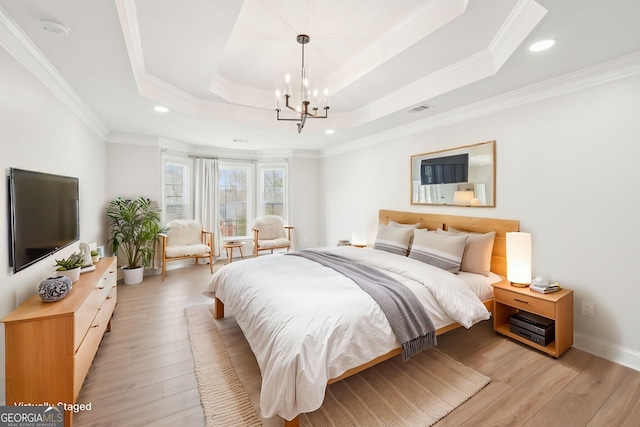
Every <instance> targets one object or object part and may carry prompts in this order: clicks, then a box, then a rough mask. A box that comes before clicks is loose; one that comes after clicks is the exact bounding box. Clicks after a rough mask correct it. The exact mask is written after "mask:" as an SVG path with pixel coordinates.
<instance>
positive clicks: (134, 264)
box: [107, 197, 164, 285]
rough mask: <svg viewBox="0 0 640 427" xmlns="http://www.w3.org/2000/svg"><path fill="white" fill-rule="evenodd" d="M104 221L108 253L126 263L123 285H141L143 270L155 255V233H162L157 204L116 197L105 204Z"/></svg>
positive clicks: (149, 201) (143, 200) (144, 199)
mask: <svg viewBox="0 0 640 427" xmlns="http://www.w3.org/2000/svg"><path fill="white" fill-rule="evenodd" d="M107 218H108V220H109V233H110V236H111V237H110V239H109V244H110V245H111V250H112V251H113V253H114V254H120V255H122V257H124V260H125V265H124V267H123V269H122V271H123V273H124V283H125V284H127V285H135V284H137V283H140V282H142V278H143V273H144V267H148V266H149V265H150V264H151V260H152V259H153V255H154V253H155V244H156V238H157V234H158V233H161V232H163V231H164V229H163V228H162V227H161V226H160V208H159V206H158V203H157V202H154V201H151V200H149V199H147V198H145V197H138V198H137V199H133V200H131V199H123V198H121V197H118V198H117V199H115V200H112V201H111V202H109V204H108V205H107Z"/></svg>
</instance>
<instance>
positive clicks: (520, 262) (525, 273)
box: [506, 232, 531, 285]
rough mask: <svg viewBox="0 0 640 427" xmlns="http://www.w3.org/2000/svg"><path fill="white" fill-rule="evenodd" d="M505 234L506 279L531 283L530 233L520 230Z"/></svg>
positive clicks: (513, 281)
mask: <svg viewBox="0 0 640 427" xmlns="http://www.w3.org/2000/svg"><path fill="white" fill-rule="evenodd" d="M506 235H507V280H508V281H510V282H512V283H519V284H526V285H528V284H530V283H531V234H530V233H521V232H511V233H506Z"/></svg>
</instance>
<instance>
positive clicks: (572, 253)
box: [321, 76, 640, 370]
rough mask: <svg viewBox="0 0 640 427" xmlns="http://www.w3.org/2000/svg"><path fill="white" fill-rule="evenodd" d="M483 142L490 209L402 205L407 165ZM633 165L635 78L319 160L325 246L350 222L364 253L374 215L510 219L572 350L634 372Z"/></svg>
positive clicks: (638, 296) (639, 176)
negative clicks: (488, 158) (588, 304)
mask: <svg viewBox="0 0 640 427" xmlns="http://www.w3.org/2000/svg"><path fill="white" fill-rule="evenodd" d="M489 140H496V152H497V154H496V157H497V184H496V187H497V188H496V190H497V193H496V207H495V208H462V207H431V206H417V205H411V204H410V201H409V188H410V186H409V180H410V173H409V157H410V156H411V155H412V154H418V153H424V152H427V151H435V150H439V149H444V148H453V147H456V146H461V145H467V144H473V143H478V142H483V141H489ZM639 160H640V77H638V76H636V77H631V78H627V79H624V80H618V81H614V82H610V83H606V84H601V85H599V86H595V87H591V88H588V89H583V90H580V91H577V92H572V93H569V94H566V95H562V96H557V97H553V98H549V99H546V100H542V101H538V102H535V103H530V104H527V105H522V106H519V107H515V108H511V109H509V110H504V111H501V112H497V113H493V114H489V115H485V116H482V117H479V118H475V119H471V120H466V121H462V122H459V123H456V124H453V125H448V126H444V127H441V128H438V129H433V130H429V131H424V132H421V133H419V134H415V135H412V136H409V137H400V138H398V139H395V140H391V141H388V142H385V143H380V144H377V145H372V146H370V147H367V148H362V149H359V150H357V151H352V152H347V153H343V154H336V155H333V156H330V157H326V158H325V159H324V160H323V162H322V166H321V176H322V179H323V189H324V195H323V200H324V203H323V204H324V217H325V218H326V224H325V226H326V231H325V234H324V239H325V243H326V244H335V241H337V240H338V239H341V238H345V236H349V235H350V233H351V231H352V229H353V228H354V227H356V226H358V224H361V223H362V224H365V227H366V229H367V237H368V242H369V243H373V241H374V239H375V233H376V227H377V212H378V210H379V209H396V210H409V211H415V212H437V213H449V214H454V215H473V216H482V217H496V218H507V219H518V220H520V226H521V230H523V231H528V232H531V233H532V234H533V274H534V276H535V275H543V276H545V277H549V278H551V279H553V280H558V281H559V282H560V283H561V284H562V285H564V286H566V287H567V288H571V289H573V290H574V291H575V298H574V318H575V331H576V334H575V346H576V347H580V348H583V349H585V350H587V351H590V352H592V353H595V354H598V355H600V356H603V357H605V358H608V359H611V360H616V361H618V362H620V363H622V364H625V365H627V366H632V367H634V368H635V369H638V370H640V334H638V333H637V329H636V328H637V326H636V325H638V324H640V310H638V309H637V307H636V301H638V300H640V286H638V279H637V277H638V272H637V266H638V260H637V255H638V249H637V242H638V241H640V227H638V220H637V218H638V217H639V214H638V211H639V208H640V200H639V199H638V195H637V189H636V187H637V186H638V184H640V167H639V166H638V162H639ZM347 238H348V237H347ZM582 300H588V301H593V302H595V303H596V317H595V319H592V318H588V317H585V316H582V315H581V313H580V310H581V301H582Z"/></svg>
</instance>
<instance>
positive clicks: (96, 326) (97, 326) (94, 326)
mask: <svg viewBox="0 0 640 427" xmlns="http://www.w3.org/2000/svg"><path fill="white" fill-rule="evenodd" d="M91 327H92V328H99V327H100V325H91Z"/></svg>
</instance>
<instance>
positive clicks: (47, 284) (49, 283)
mask: <svg viewBox="0 0 640 427" xmlns="http://www.w3.org/2000/svg"><path fill="white" fill-rule="evenodd" d="M70 290H71V279H69V278H68V277H66V276H58V277H49V278H48V279H45V280H43V281H42V282H40V285H38V295H40V298H42V301H44V302H53V301H59V300H61V299H62V298H64V297H66V296H67V294H68V293H69V291H70Z"/></svg>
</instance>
